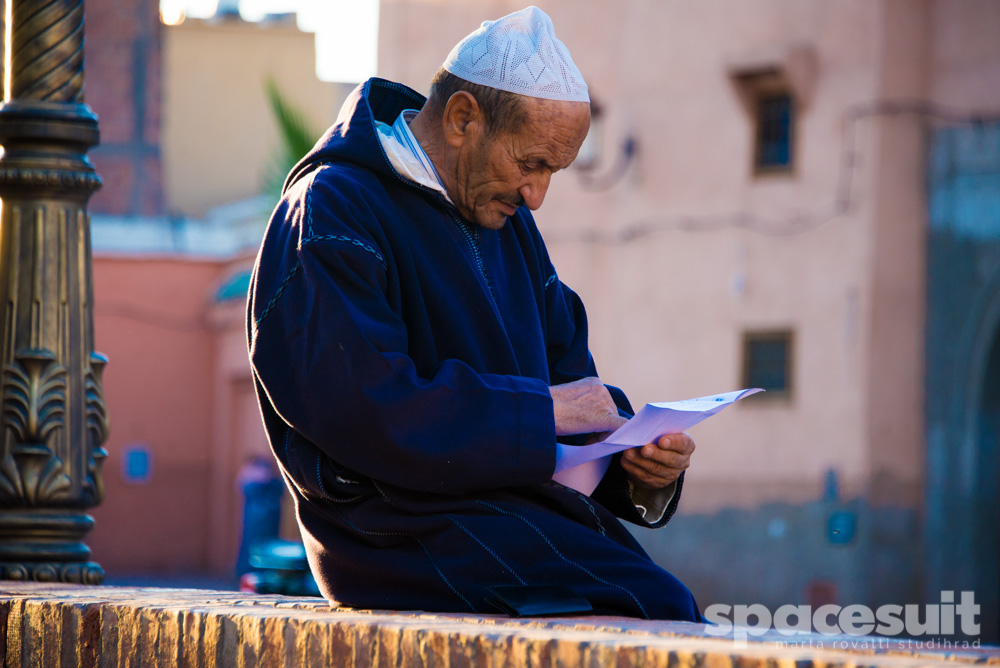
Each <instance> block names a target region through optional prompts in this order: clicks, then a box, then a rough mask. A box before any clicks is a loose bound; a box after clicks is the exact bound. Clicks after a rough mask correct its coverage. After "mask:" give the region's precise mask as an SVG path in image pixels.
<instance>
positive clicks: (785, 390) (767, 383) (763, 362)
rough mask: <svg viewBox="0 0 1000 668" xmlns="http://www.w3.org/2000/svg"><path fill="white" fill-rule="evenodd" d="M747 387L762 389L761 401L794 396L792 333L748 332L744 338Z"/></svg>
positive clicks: (745, 380) (745, 385) (758, 395)
mask: <svg viewBox="0 0 1000 668" xmlns="http://www.w3.org/2000/svg"><path fill="white" fill-rule="evenodd" d="M743 387H760V388H763V389H764V390H766V392H763V393H760V394H757V395H754V397H755V398H758V397H759V398H761V399H778V398H788V397H790V396H791V393H792V333H791V332H788V331H783V332H755V333H754V332H748V333H747V334H746V335H745V336H744V338H743Z"/></svg>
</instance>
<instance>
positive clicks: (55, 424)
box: [3, 350, 66, 444]
mask: <svg viewBox="0 0 1000 668" xmlns="http://www.w3.org/2000/svg"><path fill="white" fill-rule="evenodd" d="M65 412H66V369H65V367H63V366H62V365H61V364H59V363H58V362H56V356H55V355H54V354H52V353H51V352H49V351H48V350H24V351H20V352H18V354H17V355H16V356H15V359H14V362H13V363H12V364H8V365H7V367H6V368H4V379H3V422H4V424H5V425H6V426H8V427H9V428H10V429H11V430H12V431H13V432H14V434H15V435H16V436H17V440H18V441H20V442H21V443H27V444H34V443H39V444H44V443H45V442H46V441H47V440H48V437H49V434H51V433H52V432H53V431H54V430H56V429H59V428H61V427H62V425H63V420H62V418H63V414H64V413H65Z"/></svg>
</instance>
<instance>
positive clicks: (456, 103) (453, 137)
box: [441, 90, 483, 148]
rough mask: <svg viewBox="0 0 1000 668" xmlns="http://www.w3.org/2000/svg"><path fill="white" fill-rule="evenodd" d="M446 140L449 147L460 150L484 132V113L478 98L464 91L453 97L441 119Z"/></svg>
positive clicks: (446, 105)
mask: <svg viewBox="0 0 1000 668" xmlns="http://www.w3.org/2000/svg"><path fill="white" fill-rule="evenodd" d="M441 125H442V128H443V130H444V139H445V142H447V144H448V145H449V146H452V147H454V148H459V147H461V146H462V144H464V143H465V142H466V141H467V140H468V139H469V138H470V137H474V136H475V135H477V134H478V133H481V132H482V130H483V112H482V110H481V109H480V108H479V103H478V102H476V98H474V97H472V95H471V94H470V93H468V92H466V91H464V90H460V91H458V92H457V93H455V94H454V95H452V96H451V97H450V98H449V99H448V102H447V103H446V104H445V106H444V114H443V116H442V119H441Z"/></svg>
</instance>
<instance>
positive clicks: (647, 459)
mask: <svg viewBox="0 0 1000 668" xmlns="http://www.w3.org/2000/svg"><path fill="white" fill-rule="evenodd" d="M692 452H694V441H693V440H691V437H690V436H688V435H687V434H667V435H666V436H661V437H660V439H659V440H658V441H657V442H656V443H647V444H646V445H644V446H642V447H641V448H632V449H630V450H626V451H625V454H623V455H622V468H623V469H625V472H626V473H628V477H629V480H631V481H632V484H633V485H635V486H636V487H642V488H645V489H662V488H663V487H666V486H667V485H669V484H671V483H672V482H674V481H675V480H677V478H679V477H680V475H681V473H683V472H684V469H686V468H687V467H688V466H690V465H691V453H692Z"/></svg>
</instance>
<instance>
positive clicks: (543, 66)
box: [443, 7, 590, 102]
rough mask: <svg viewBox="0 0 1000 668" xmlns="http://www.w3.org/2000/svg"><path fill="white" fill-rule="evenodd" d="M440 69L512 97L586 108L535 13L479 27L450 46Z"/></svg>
mask: <svg viewBox="0 0 1000 668" xmlns="http://www.w3.org/2000/svg"><path fill="white" fill-rule="evenodd" d="M443 67H444V69H446V70H448V71H449V72H451V73H452V74H454V75H455V76H456V77H459V78H460V79H465V80H466V81H471V82H472V83H475V84H480V85H482V86H489V87H490V88H496V89H498V90H505V91H508V92H511V93H517V94H518V95H527V96H529V97H540V98H544V99H546V100H567V101H571V102H590V95H589V94H588V93H587V84H586V83H584V81H583V76H582V75H581V74H580V70H578V69H576V65H574V64H573V59H572V58H570V55H569V49H567V48H566V45H564V44H563V43H562V42H560V41H559V39H558V38H556V33H555V28H553V27H552V19H550V18H549V15H548V14H546V13H545V12H543V11H542V10H540V9H539V8H538V7H528V8H527V9H522V10H521V11H519V12H514V13H513V14H508V15H507V16H505V17H503V18H502V19H497V20H496V21H484V22H483V25H481V26H480V27H479V29H478V30H476V31H475V32H473V33H472V34H470V35H468V36H467V37H466V38H465V39H463V40H462V41H461V42H459V43H458V44H456V45H455V48H454V49H452V50H451V53H449V54H448V57H447V58H445V61H444V65H443Z"/></svg>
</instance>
